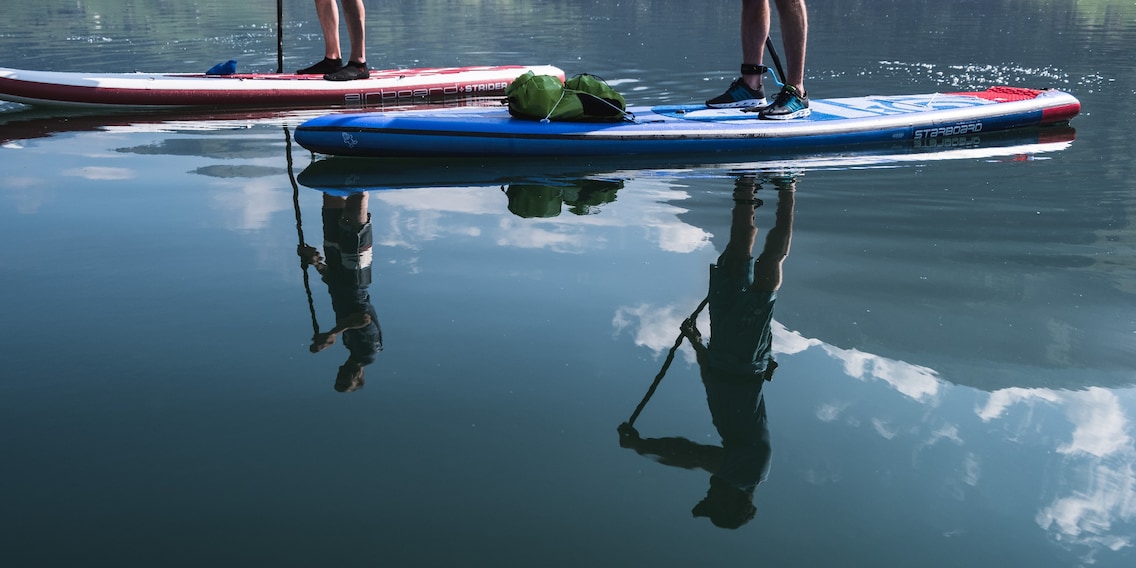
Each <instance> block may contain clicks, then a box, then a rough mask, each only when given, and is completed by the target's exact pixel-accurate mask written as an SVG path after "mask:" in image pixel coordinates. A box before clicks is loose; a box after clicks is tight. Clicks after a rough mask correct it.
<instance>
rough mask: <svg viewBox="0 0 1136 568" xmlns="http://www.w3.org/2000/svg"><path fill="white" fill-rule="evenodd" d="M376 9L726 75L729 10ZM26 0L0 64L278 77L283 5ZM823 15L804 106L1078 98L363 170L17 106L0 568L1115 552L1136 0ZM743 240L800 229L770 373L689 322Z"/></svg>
mask: <svg viewBox="0 0 1136 568" xmlns="http://www.w3.org/2000/svg"><path fill="white" fill-rule="evenodd" d="M703 4H707V5H703ZM367 8H368V18H367V26H368V36H369V40H368V51H369V54H370V55H369V59H370V62H371V64H372V66H373V67H376V68H398V67H424V66H426V67H433V66H451V65H484V64H534V65H535V64H552V65H556V66H558V67H560V68H562V69H564V70H565V71H566V72H567V73H568V74H569V75H571V74H575V73H581V72H588V73H594V74H597V75H600V76H602V77H604V78H605V79H607V80H608V81H609V82H610V83H611V84H612V85H614V86H615V87H616V88H617V89H619V90H620V91H621V92H622V93H624V94H625V95H626V97H627V99H628V101H629V102H630V103H631V104H656V103H667V104H677V103H689V102H694V101H700V100H704V99H705V98H707V97H710V96H713V95H716V94H718V93H719V92H720V91H721V90H722V89H723V88H724V87H725V86H726V85H727V84H728V83H729V81H730V80H731V79H732V78H733V77H734V74H735V73H736V70H737V65H738V63H739V55H738V49H739V48H738V38H737V28H738V22H737V17H738V14H737V12H738V3H737V2H724V3H692V2H675V1H669V2H668V1H633V2H599V1H596V2H592V1H587V2H568V1H552V2H533V1H529V0H519V1H505V0H498V1H492V0H488V1H474V0H461V1H458V2H441V1H438V0H419V1H415V2H411V1H402V0H399V1H394V2H383V3H371V2H368V4H367ZM5 12H6V17H5V19H4V21H3V22H2V23H0V54H3V55H0V67H10V68H20V69H37V70H53V71H100V72H122V71H134V70H143V71H179V72H193V71H203V70H205V69H207V68H208V67H210V66H212V65H213V64H214V63H217V62H219V61H224V60H227V59H230V58H235V59H238V61H239V66H240V69H241V70H245V71H273V70H275V67H276V60H277V52H276V45H277V35H276V28H277V21H276V14H275V6H274V5H273V4H272V3H233V2H219V1H212V0H210V1H199V2H176V3H169V2H140V1H125V2H123V1H111V0H103V1H95V0H91V1H82V0H80V1H76V0H69V1H62V0H40V1H38V2H30V1H27V0H8V2H6V3H5ZM283 13H284V16H283V20H282V22H281V23H282V29H283V36H282V38H283V44H284V46H285V47H284V56H283V59H284V66H285V68H286V69H288V70H291V69H294V68H298V67H302V66H305V65H307V64H309V63H311V62H313V61H315V60H316V59H318V58H319V57H320V49H321V39H320V35H319V31H318V24H317V23H316V20H315V14H314V9H313V8H312V6H311V3H310V2H308V1H307V0H285V1H284V2H283ZM809 15H810V32H811V33H810V40H809V58H808V70H807V72H806V83H807V85H808V88H809V90H810V93H811V94H812V96H813V97H815V98H820V97H839V96H856V95H865V94H892V93H894V94H901V93H920V92H932V91H952V90H964V89H972V88H984V87H987V86H991V85H999V84H1009V85H1014V86H1024V87H1037V88H1042V87H1056V88H1060V89H1063V90H1066V91H1068V92H1070V93H1072V94H1074V95H1075V96H1077V97H1078V98H1079V99H1080V101H1081V103H1082V113H1081V115H1080V116H1078V117H1077V118H1075V119H1074V120H1073V121H1072V123H1071V125H1070V126H1069V127H1066V128H1053V129H1044V130H1041V131H1028V132H1023V133H1019V134H1015V135H1013V136H1008V137H1005V136H1004V137H991V136H985V135H984V136H976V137H972V138H959V139H951V140H946V141H944V144H943V145H942V146H941V147H934V148H922V149H919V151H912V150H913V149H911V148H903V149H897V150H896V151H894V152H882V153H876V154H875V155H870V156H867V155H856V154H852V153H849V154H841V155H807V156H806V155H797V156H745V155H730V156H691V157H688V158H680V159H675V158H667V159H659V158H650V157H642V158H626V159H623V158H619V159H614V158H612V159H588V160H547V161H541V160H525V161H503V160H449V161H442V162H439V161H424V160H403V161H400V162H398V163H389V162H387V163H376V162H374V161H366V160H363V161H360V160H343V159H329V158H326V157H323V156H312V155H311V154H310V153H308V152H306V151H305V150H304V149H302V148H300V147H299V146H297V145H296V144H295V143H294V141H293V140H292V136H291V135H292V132H293V130H294V128H295V126H296V125H297V124H299V123H300V122H301V121H302V120H303V119H304V118H305V117H306V116H312V114H311V113H307V112H305V113H271V114H251V113H238V114H223V113H222V114H219V113H216V112H213V111H209V110H206V111H202V112H192V113H188V112H187V113H136V112H133V113H118V114H106V113H80V112H76V111H59V110H39V109H31V108H29V107H25V106H22V105H18V104H15V103H0V239H3V242H5V243H6V244H7V245H8V248H9V254H7V255H3V256H2V257H0V295H2V297H3V298H4V315H3V318H2V319H0V345H2V346H3V347H2V348H0V456H2V465H0V535H2V536H0V566H5V567H7V566H12V567H55V566H60V567H63V566H66V567H71V566H202V565H211V566H247V565H272V566H312V565H325V566H360V565H379V564H383V565H394V566H446V565H450V566H459V565H460V566H565V567H567V566H572V567H575V566H660V567H661V566H702V565H706V564H710V563H714V564H720V565H768V566H821V565H840V566H944V567H947V566H950V567H954V566H975V567H986V566H997V567H1004V566H1031V567H1050V566H1052V567H1074V566H1097V567H1114V566H1115V567H1120V566H1125V567H1127V566H1131V565H1132V564H1133V562H1134V560H1136V552H1134V551H1133V547H1134V546H1136V538H1134V535H1136V438H1134V436H1136V428H1134V425H1133V424H1134V423H1133V419H1134V417H1136V388H1134V387H1133V385H1134V383H1136V307H1134V306H1136V301H1134V300H1136V297H1134V296H1136V229H1133V226H1132V219H1133V215H1134V213H1133V212H1134V211H1136V199H1134V195H1136V193H1134V192H1136V184H1134V183H1133V181H1132V180H1133V173H1134V172H1133V169H1134V168H1133V162H1132V148H1133V146H1132V143H1131V134H1130V133H1131V132H1132V130H1133V128H1134V127H1136V103H1133V100H1134V97H1133V95H1136V79H1134V78H1133V77H1136V73H1134V72H1133V71H1134V67H1136V59H1133V58H1132V57H1131V55H1130V51H1131V46H1132V45H1136V4H1133V3H1132V2H1130V1H1119V0H1113V1H1108V0H1099V1H1080V2H1073V1H1071V0H1070V1H1049V2H1043V1H1040V0H1005V1H991V2H971V1H966V2H950V3H943V2H929V1H924V0H908V1H887V0H883V1H872V2H868V1H852V0H847V1H841V0H832V1H813V2H810V3H809ZM344 35H345V34H344ZM768 86H769V85H767V87H768ZM315 114H317V115H318V114H320V111H316V113H315ZM789 179H792V180H794V181H793V182H792V187H793V189H794V191H792V192H790V191H788V190H787V189H788V185H787V181H786V180H789ZM344 186H346V187H347V190H344ZM755 186H759V187H760V189H757V191H756V198H757V202H756V203H755V205H757V206H756V207H753V206H751V205H748V204H747V203H740V204H739V203H736V202H735V200H734V196H735V194H737V193H738V191H739V188H740V189H741V191H742V193H743V194H744V192H745V191H750V190H752V188H753V187H755ZM352 189H353V190H358V189H367V191H364V192H361V193H360V192H357V191H356V192H354V193H353V192H352V191H351V190H352ZM364 196H365V198H364ZM743 201H744V199H743ZM747 207H749V208H750V209H749V210H747V209H746V208H747ZM750 211H752V219H753V222H752V226H751V225H750V221H749V220H750V218H751V217H750ZM368 214H369V221H370V224H369V229H367V230H362V229H358V225H359V223H357V222H355V221H357V220H359V219H363V220H365V219H367V215H368ZM353 223H354V224H353ZM750 235H753V241H754V246H753V248H752V249H747V245H746V243H747V240H748V238H749V236H750ZM355 238H370V239H371V242H372V247H371V252H370V255H367V256H360V257H358V258H355V257H343V256H342V255H340V253H339V252H338V251H339V250H340V243H342V242H348V241H350V242H354V241H351V239H355ZM329 244H330V247H329ZM305 245H306V246H307V247H310V249H309V248H305ZM313 249H314V253H315V254H318V255H319V257H320V259H321V261H322V262H325V263H327V264H328V266H329V267H332V268H334V270H333V269H332V268H328V270H327V271H325V272H324V273H322V274H321V272H320V271H319V270H318V269H317V268H320V267H317V266H315V265H311V264H304V263H302V262H301V260H302V258H311V254H312V251H313ZM298 250H299V251H300V252H301V253H303V254H302V255H301V254H298ZM739 251H741V257H742V258H744V257H745V256H746V254H747V253H748V254H749V255H750V256H753V257H758V258H761V259H762V261H761V263H760V266H762V267H767V266H771V265H772V264H775V263H776V261H775V260H770V259H775V258H777V257H778V253H777V251H781V252H785V251H787V253H786V254H787V256H786V257H785V258H784V260H783V262H782V263H781V275H780V276H781V278H782V281H781V286H780V288H779V289H778V290H777V292H776V295H775V297H773V298H767V299H766V300H767V307H768V309H769V310H772V317H771V319H769V320H768V322H767V323H768V325H765V322H758V323H760V324H761V325H753V323H752V322H750V323H745V324H744V325H748V326H749V327H746V328H745V329H744V331H743V332H742V333H741V334H740V335H739V337H767V338H771V352H770V356H771V358H772V360H774V361H776V370H775V372H774V373H772V380H770V381H768V382H762V383H760V389H757V388H756V385H754V384H753V383H752V381H751V382H748V383H747V382H745V381H742V382H740V383H739V382H737V381H733V380H732V379H730V377H728V376H726V377H723V376H721V375H719V374H716V373H713V372H709V371H705V370H704V369H709V368H710V367H707V366H704V365H703V364H700V363H699V358H698V356H697V355H696V351H695V350H694V349H693V348H692V347H691V342H690V341H687V340H686V339H685V338H684V339H682V340H681V341H680V340H679V338H680V337H681V336H680V324H682V322H683V320H684V319H686V318H688V317H689V316H691V315H692V314H695V315H696V318H695V321H696V324H697V328H698V329H699V331H700V332H701V334H702V335H703V336H705V338H708V339H711V340H712V338H713V333H712V331H717V332H718V333H719V336H720V339H721V340H722V341H729V337H730V335H729V334H730V330H731V329H732V328H731V327H730V326H731V325H732V324H731V318H730V314H731V313H734V312H731V311H729V310H718V311H715V309H716V308H714V307H713V306H711V307H709V308H704V309H699V306H700V304H701V302H702V300H703V299H704V298H707V297H708V296H710V295H711V292H712V291H713V289H712V287H711V286H712V285H711V278H715V279H716V280H715V282H716V283H719V284H721V283H722V282H723V281H724V279H725V278H726V277H727V275H729V274H732V273H731V272H729V271H728V270H726V269H722V268H719V269H717V270H718V271H717V272H714V274H715V276H711V271H710V270H709V269H708V267H709V266H710V265H711V264H715V263H717V264H718V265H719V266H720V267H721V266H727V267H728V266H734V265H731V264H729V263H730V262H731V261H732V260H731V259H735V255H737V254H739ZM763 251H767V256H761V255H762V253H763ZM305 255H306V256H305ZM349 256H350V255H349ZM744 264H745V263H744V262H743V263H742V265H743V266H744ZM343 267H348V269H347V270H346V271H344V270H343ZM368 267H369V268H368ZM759 274H760V275H763V276H762V277H768V276H769V274H767V273H765V272H762V271H759ZM747 301H749V300H747ZM361 313H366V314H368V318H365V319H363V320H360V319H354V318H359V317H360V314H361ZM712 314H713V316H714V317H713V318H712V317H711V316H712ZM712 320H713V321H712ZM337 324H342V325H343V326H344V328H346V329H340V330H339V331H338V332H337V333H336V334H335V338H334V339H335V341H334V342H332V343H330V344H329V345H328V344H326V343H327V341H328V339H329V335H328V334H329V332H333V331H336V329H335V328H336V326H337ZM736 325H743V324H736ZM379 333H381V346H382V349H381V351H376V349H375V348H376V345H375V344H376V340H377V335H378V334H379ZM676 344H678V345H679V347H678V348H677V349H674V347H675V345H676ZM313 345H315V346H317V347H320V346H322V348H319V349H313ZM313 351H315V352H313ZM352 366H354V367H352ZM341 368H348V369H351V368H355V369H359V368H361V369H362V377H363V380H362V384H361V388H354V389H353V387H359V386H360V381H358V380H355V381H354V382H352V381H351V380H350V379H344V378H339V373H340V372H341V371H340V369H341ZM660 376H661V379H659V381H658V384H657V388H656V389H655V390H654V391H651V390H650V387H651V386H652V384H653V383H654V381H655V380H656V379H657V378H659V377H660ZM337 387H338V388H337ZM340 390H350V391H352V392H339V391H340ZM641 403H643V404H642V406H640V404H641ZM637 411H638V412H637ZM632 417H634V418H635V420H634V428H635V432H632V431H630V430H629V429H627V428H622V429H621V430H620V429H619V427H620V425H621V424H623V423H625V422H628V421H629V420H630V419H631V418H632ZM716 425H717V427H716ZM724 436H725V437H727V438H728V439H729V440H730V443H726V442H724V441H723V437H724ZM738 448H741V449H740V450H739V449H738ZM724 480H727V481H724ZM754 482H758V483H757V485H756V487H755V488H753V490H752V495H750V494H748V492H747V491H744V490H742V491H739V490H737V489H736V487H737V486H747V484H748V485H752V484H753V483H754ZM731 484H732V485H731ZM725 503H729V504H730V505H729V506H726V505H723V509H724V510H725V509H729V510H730V511H732V512H734V513H735V514H733V515H727V514H725V513H722V514H720V515H716V516H715V517H714V518H713V519H711V518H709V517H708V516H707V515H708V514H709V512H708V511H709V509H708V508H710V507H711V505H712V504H725ZM748 503H752V505H753V507H754V511H753V516H752V519H750V520H748V521H745V522H742V523H740V526H737V527H736V528H722V527H720V526H718V525H720V524H728V525H729V524H731V523H730V522H728V520H727V517H728V518H729V519H732V520H733V521H734V522H733V523H732V524H739V523H738V522H737V521H738V519H739V518H740V519H742V520H745V518H746V517H747V516H748V510H747V509H746V505H747V504H748ZM729 507H735V509H730V508H729ZM737 511H741V512H740V513H737Z"/></svg>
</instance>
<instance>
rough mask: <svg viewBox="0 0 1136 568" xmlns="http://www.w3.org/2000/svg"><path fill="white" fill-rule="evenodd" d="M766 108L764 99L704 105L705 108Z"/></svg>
mask: <svg viewBox="0 0 1136 568" xmlns="http://www.w3.org/2000/svg"><path fill="white" fill-rule="evenodd" d="M763 106H766V104H765V99H746V100H744V101H735V102H732V103H714V104H710V103H706V107H707V108H753V107H763Z"/></svg>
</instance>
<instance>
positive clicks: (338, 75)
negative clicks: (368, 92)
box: [323, 61, 371, 81]
mask: <svg viewBox="0 0 1136 568" xmlns="http://www.w3.org/2000/svg"><path fill="white" fill-rule="evenodd" d="M370 76H371V72H370V71H368V70H367V64H366V63H356V62H354V61H348V62H347V65H344V66H343V69H340V70H339V71H336V72H335V73H328V74H327V75H324V76H323V78H324V79H327V80H328V81H354V80H356V79H366V78H368V77H370Z"/></svg>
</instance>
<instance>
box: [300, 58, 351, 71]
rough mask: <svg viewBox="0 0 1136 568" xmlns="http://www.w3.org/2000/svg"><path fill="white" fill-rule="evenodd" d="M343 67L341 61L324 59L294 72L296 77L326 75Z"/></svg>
mask: <svg viewBox="0 0 1136 568" xmlns="http://www.w3.org/2000/svg"><path fill="white" fill-rule="evenodd" d="M342 67H343V60H342V59H331V58H329V57H324V58H323V61H320V62H319V63H316V64H315V65H312V66H311V67H306V68H304V69H300V70H299V71H296V74H297V75H327V74H328V73H335V72H336V71H339V70H340V69H341V68H342Z"/></svg>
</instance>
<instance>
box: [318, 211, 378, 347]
mask: <svg viewBox="0 0 1136 568" xmlns="http://www.w3.org/2000/svg"><path fill="white" fill-rule="evenodd" d="M367 204H368V195H367V193H366V192H360V193H355V194H352V195H350V196H347V197H341V196H336V195H328V194H324V196H323V209H324V210H325V211H327V212H331V213H332V215H325V216H324V223H328V222H329V219H337V220H338V223H340V226H341V227H342V226H343V225H347V226H348V227H350V230H351V231H354V232H358V231H359V230H360V229H362V228H363V226H364V225H366V224H367V222H368V221H369V220H370V218H369V215H370V214H369V213H368V211H367ZM336 213H338V214H336ZM333 234H334V232H331V233H329V232H328V228H327V227H325V229H324V239H325V242H324V249H325V250H326V249H327V248H328V247H329V246H330V244H331V243H329V242H328V239H329V238H331V235H333ZM368 248H369V247H368ZM360 252H362V251H359V250H350V251H339V255H340V256H337V258H341V255H343V254H344V253H346V254H357V253H360ZM336 315H337V318H336V322H335V327H333V328H332V329H331V330H329V331H327V332H324V333H317V334H316V335H315V336H313V337H312V344H311V346H310V350H311V352H312V353H316V352H319V351H323V350H324V349H327V348H328V347H329V346H331V345H332V344H334V343H335V338H336V336H338V335H339V334H341V333H343V332H344V331H347V330H349V329H359V328H362V327H366V326H367V325H370V323H371V316H370V314H367V313H365V312H362V311H360V312H356V313H350V314H346V315H343V316H341V317H340V316H339V314H336Z"/></svg>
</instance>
